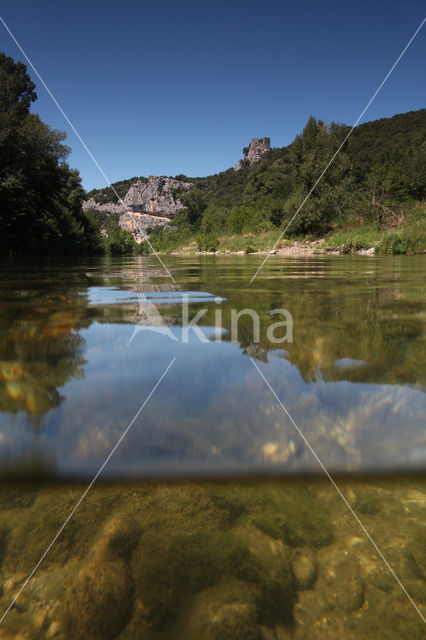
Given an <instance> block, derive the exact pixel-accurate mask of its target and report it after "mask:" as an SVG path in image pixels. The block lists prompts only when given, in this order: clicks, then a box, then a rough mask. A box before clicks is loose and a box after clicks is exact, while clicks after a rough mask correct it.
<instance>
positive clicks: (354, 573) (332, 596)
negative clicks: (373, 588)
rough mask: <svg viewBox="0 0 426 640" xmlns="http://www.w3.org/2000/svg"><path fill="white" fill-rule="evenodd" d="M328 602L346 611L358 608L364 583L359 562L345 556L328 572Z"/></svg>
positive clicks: (361, 600) (362, 599)
mask: <svg viewBox="0 0 426 640" xmlns="http://www.w3.org/2000/svg"><path fill="white" fill-rule="evenodd" d="M327 599H328V602H329V604H330V605H331V606H333V607H334V606H336V605H337V606H338V607H340V608H341V609H343V610H344V611H346V612H350V611H354V610H356V609H359V608H360V607H361V605H362V604H363V602H364V583H363V580H362V578H361V567H360V565H359V562H358V561H357V560H355V559H353V558H347V559H345V560H342V561H341V562H339V563H338V564H337V565H336V566H335V567H334V570H333V571H332V572H331V573H330V574H329V581H328V598H327Z"/></svg>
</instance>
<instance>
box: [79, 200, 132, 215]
mask: <svg viewBox="0 0 426 640" xmlns="http://www.w3.org/2000/svg"><path fill="white" fill-rule="evenodd" d="M88 209H95V211H103V212H104V213H122V212H123V211H125V207H123V205H122V204H121V203H118V204H115V203H114V202H105V204H99V202H96V200H95V199H94V198H89V199H88V200H85V201H84V202H83V211H87V210H88Z"/></svg>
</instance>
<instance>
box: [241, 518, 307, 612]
mask: <svg viewBox="0 0 426 640" xmlns="http://www.w3.org/2000/svg"><path fill="white" fill-rule="evenodd" d="M233 533H234V535H236V536H238V537H239V538H240V539H241V540H242V541H243V542H244V543H245V544H247V546H248V548H249V550H250V553H251V556H252V558H253V564H254V566H255V567H256V574H255V576H254V577H253V578H252V580H251V582H252V584H253V585H254V586H255V588H256V590H257V600H258V605H259V615H260V621H261V622H265V624H275V623H278V622H291V620H292V609H293V605H294V602H295V596H296V592H295V583H294V579H293V572H292V567H291V553H290V550H289V549H288V547H287V546H286V545H285V544H284V543H283V542H282V541H281V540H274V539H273V538H270V537H269V536H267V535H265V534H264V533H263V532H261V531H259V530H258V529H256V528H255V527H253V526H251V525H248V526H240V527H238V528H236V529H234V530H233Z"/></svg>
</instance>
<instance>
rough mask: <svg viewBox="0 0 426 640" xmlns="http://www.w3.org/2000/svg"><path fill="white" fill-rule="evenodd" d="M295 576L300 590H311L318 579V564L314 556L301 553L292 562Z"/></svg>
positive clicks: (308, 553) (307, 552)
mask: <svg viewBox="0 0 426 640" xmlns="http://www.w3.org/2000/svg"><path fill="white" fill-rule="evenodd" d="M292 567H293V574H294V578H295V580H296V586H297V588H298V589H309V588H310V587H312V585H313V584H314V582H315V580H316V578H317V563H316V561H315V557H314V555H313V554H312V553H311V552H309V551H305V552H303V553H302V552H301V553H298V554H297V555H296V557H295V558H294V560H293V562H292Z"/></svg>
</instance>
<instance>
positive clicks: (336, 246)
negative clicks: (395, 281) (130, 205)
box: [164, 219, 426, 256]
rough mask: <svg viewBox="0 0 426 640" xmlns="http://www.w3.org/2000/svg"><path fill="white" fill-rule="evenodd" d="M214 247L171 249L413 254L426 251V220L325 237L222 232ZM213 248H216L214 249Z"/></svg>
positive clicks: (189, 251)
mask: <svg viewBox="0 0 426 640" xmlns="http://www.w3.org/2000/svg"><path fill="white" fill-rule="evenodd" d="M211 244H212V248H211V249H212V250H210V251H201V250H200V243H199V242H198V241H197V240H195V239H194V240H193V241H192V242H191V243H190V244H187V245H185V246H182V247H179V248H177V249H174V250H172V251H165V252H164V253H170V254H171V255H217V254H225V255H248V254H257V255H267V254H278V255H283V256H308V255H318V254H322V255H324V254H326V255H347V254H356V255H363V256H373V255H412V254H423V253H426V220H425V219H420V220H418V221H416V222H415V223H413V224H410V225H405V226H402V227H400V228H397V229H385V230H381V229H377V227H376V226H375V225H366V226H363V227H359V228H356V229H350V230H347V231H336V232H331V233H329V234H328V235H327V236H325V237H323V238H312V237H308V238H297V239H287V238H281V239H280V238H279V236H278V237H277V233H276V232H271V231H268V232H263V233H260V234H257V235H256V234H246V235H242V236H241V235H240V236H238V235H235V236H221V237H220V238H218V239H216V241H215V242H212V243H211ZM213 249H214V250H213Z"/></svg>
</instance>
